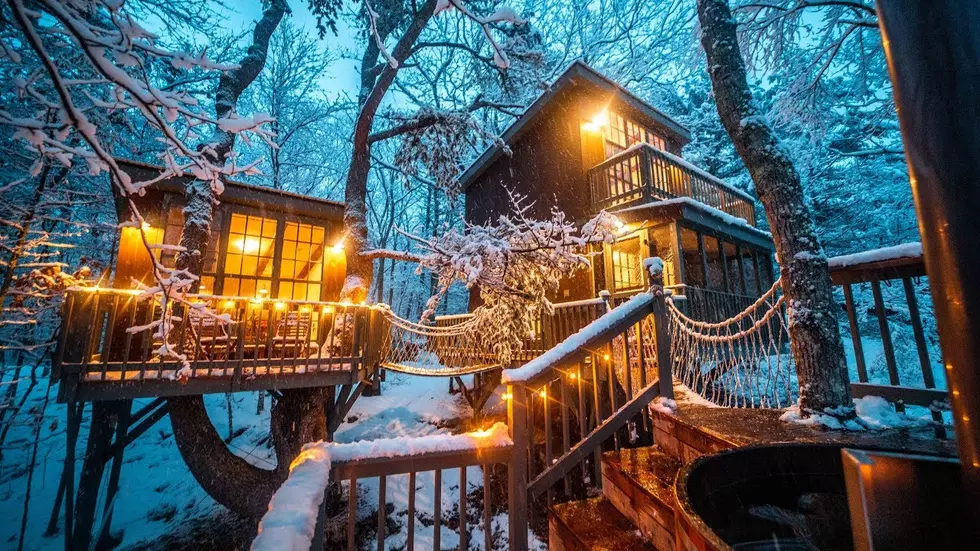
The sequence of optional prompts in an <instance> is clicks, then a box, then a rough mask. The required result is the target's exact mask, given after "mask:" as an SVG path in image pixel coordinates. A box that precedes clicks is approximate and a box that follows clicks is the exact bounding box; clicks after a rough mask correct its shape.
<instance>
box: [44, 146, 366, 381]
mask: <svg viewBox="0 0 980 551" xmlns="http://www.w3.org/2000/svg"><path fill="white" fill-rule="evenodd" d="M118 162H119V164H120V166H121V167H122V168H123V169H124V170H125V171H126V172H127V173H129V174H130V176H131V177H132V179H133V180H134V181H146V180H151V179H154V178H157V177H159V173H160V170H161V169H160V168H158V167H154V166H151V165H146V164H142V163H136V162H130V161H122V160H120V161H118ZM191 178H193V176H191V175H186V176H180V177H172V178H169V179H166V180H163V181H160V182H157V183H155V184H154V185H153V186H151V187H149V188H148V189H147V190H146V194H145V195H144V196H142V197H139V198H137V199H136V200H135V201H136V203H137V206H138V208H139V209H140V212H141V213H142V215H143V217H144V219H145V222H144V224H143V227H142V231H141V228H137V227H123V228H121V229H120V230H119V232H118V234H117V241H116V247H115V250H114V251H113V254H114V259H115V261H114V266H113V268H114V269H113V270H112V272H111V273H109V274H105V275H103V277H102V279H101V280H100V281H99V282H98V285H94V286H89V287H82V288H76V289H73V290H71V291H70V292H69V293H68V294H67V296H66V299H65V302H64V304H63V312H62V325H63V328H64V329H63V330H62V334H61V337H60V342H59V346H58V350H57V352H56V355H55V362H54V364H55V369H54V375H55V377H56V378H59V379H60V380H61V382H62V384H61V385H60V398H61V399H62V400H69V399H71V400H74V399H79V400H101V399H126V398H134V397H141V396H172V395H183V394H202V393H209V392H231V391H245V390H259V389H273V388H275V389H282V388H297V387H312V386H323V385H333V384H353V383H355V382H358V381H362V380H364V379H365V378H366V377H367V373H366V371H367V370H373V369H374V365H375V364H376V359H375V358H372V357H370V356H371V354H373V353H374V350H375V349H377V348H378V347H377V346H370V345H368V343H366V339H367V335H368V334H369V333H378V334H380V332H372V331H369V328H370V327H372V325H371V324H373V323H375V322H377V321H378V320H377V317H378V316H377V315H376V313H375V312H374V310H373V309H371V308H370V307H368V306H364V305H351V304H340V303H337V302H332V301H336V300H338V298H339V295H340V289H341V287H342V285H343V281H344V276H345V270H346V263H345V258H344V250H343V211H344V206H343V204H342V203H337V202H333V201H326V200H323V199H317V198H314V197H306V196H302V195H298V194H294V193H288V192H284V191H280V190H275V189H271V188H267V187H261V186H253V185H247V184H243V183H239V182H233V181H229V182H227V183H226V186H225V190H224V192H223V193H222V194H221V196H220V200H221V202H220V204H219V205H218V206H217V208H216V209H215V212H214V220H213V224H212V235H211V240H210V242H209V243H208V247H207V250H206V252H205V257H204V268H203V274H202V277H201V283H200V289H199V291H198V293H197V294H195V295H192V296H190V297H188V301H187V304H178V305H175V306H174V315H175V316H178V317H179V318H180V320H179V321H177V322H175V325H174V329H173V330H172V331H171V332H170V337H169V339H168V342H169V345H170V347H171V348H172V349H174V350H175V351H176V352H177V353H179V354H182V355H183V356H184V358H185V360H186V364H185V363H184V362H182V361H180V360H179V359H177V358H174V357H166V356H161V355H160V354H158V353H157V351H158V350H159V349H160V348H161V346H162V345H163V344H164V343H163V340H162V339H161V337H160V336H159V335H158V334H156V331H155V330H153V329H149V330H141V331H129V330H127V329H129V328H133V327H144V326H147V325H148V324H151V323H153V322H154V320H159V319H160V303H159V296H157V297H149V296H146V295H145V294H141V292H140V291H139V289H140V288H143V287H146V286H154V285H156V281H155V279H154V275H153V262H152V261H151V257H150V253H149V252H148V251H147V247H146V246H145V245H144V243H143V240H144V236H145V238H146V240H147V241H148V242H149V244H150V245H151V248H152V250H153V255H154V256H155V258H156V259H157V261H159V262H160V264H162V265H163V266H165V267H173V266H174V261H175V257H176V252H175V249H174V248H173V247H174V246H176V245H178V243H179V240H180V235H181V232H182V231H183V227H184V213H183V209H184V205H185V198H184V189H185V187H186V184H187V182H188V181H189V180H190V179H191ZM115 192H116V190H114V193H115ZM116 211H117V215H118V219H119V221H120V222H126V221H129V220H131V218H132V214H131V213H130V211H129V206H128V204H127V202H126V201H125V200H124V199H122V198H121V197H119V196H118V195H117V196H116ZM141 295H142V296H141ZM194 305H202V306H207V307H208V309H209V310H210V312H213V313H214V314H217V315H219V316H220V315H227V316H228V317H229V318H230V319H231V320H232V321H233V323H222V322H221V321H220V320H217V319H216V318H215V317H214V316H211V315H208V314H207V313H206V312H204V311H203V310H202V309H200V308H195V307H194Z"/></svg>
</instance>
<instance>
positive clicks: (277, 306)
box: [276, 302, 286, 310]
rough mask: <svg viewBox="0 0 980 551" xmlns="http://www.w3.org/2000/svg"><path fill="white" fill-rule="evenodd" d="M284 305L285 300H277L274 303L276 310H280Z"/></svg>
mask: <svg viewBox="0 0 980 551" xmlns="http://www.w3.org/2000/svg"><path fill="white" fill-rule="evenodd" d="M285 307H286V303H285V302H277V303H276V310H282V309H283V308H285Z"/></svg>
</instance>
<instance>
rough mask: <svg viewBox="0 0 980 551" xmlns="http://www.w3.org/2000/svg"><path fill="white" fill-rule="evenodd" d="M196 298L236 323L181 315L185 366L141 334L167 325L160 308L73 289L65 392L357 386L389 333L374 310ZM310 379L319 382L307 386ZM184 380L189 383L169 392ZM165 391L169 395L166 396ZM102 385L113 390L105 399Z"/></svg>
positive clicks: (61, 361) (67, 307)
mask: <svg viewBox="0 0 980 551" xmlns="http://www.w3.org/2000/svg"><path fill="white" fill-rule="evenodd" d="M188 298H189V299H190V301H192V302H193V303H197V304H201V305H206V306H207V308H208V309H209V310H210V311H211V312H213V313H215V314H218V315H227V316H228V317H229V318H230V319H231V323H223V322H221V321H220V320H217V319H215V318H214V317H213V316H208V315H204V314H202V313H201V311H200V310H197V309H195V308H193V307H189V306H182V305H177V306H175V308H176V310H175V312H174V314H175V316H177V317H179V318H180V321H178V322H176V324H175V328H174V330H172V331H171V333H170V336H169V338H168V342H169V344H170V346H171V347H172V348H174V349H176V350H177V351H178V353H180V354H182V355H183V356H184V357H185V358H186V361H187V364H186V365H185V364H184V363H183V362H181V361H180V360H178V359H176V358H173V357H163V358H161V357H159V356H158V355H157V354H156V352H155V351H156V350H157V349H159V348H160V346H161V345H162V344H163V341H162V340H161V339H160V337H159V336H157V335H155V334H154V333H155V330H154V329H152V328H150V329H145V330H132V328H137V327H143V326H147V325H149V324H151V323H153V322H154V320H157V319H158V318H159V315H160V312H159V305H158V303H157V302H156V301H155V300H147V299H146V298H145V297H141V296H140V295H139V293H138V292H135V291H127V290H121V289H92V288H78V289H74V290H70V291H69V292H68V293H67V294H66V296H65V300H64V303H63V305H62V333H61V336H60V339H59V343H58V351H57V353H56V356H55V362H54V366H55V371H54V373H53V374H54V376H55V378H60V379H61V380H62V382H66V381H67V382H68V383H69V384H67V385H62V387H63V390H62V392H66V391H70V390H73V389H77V390H80V391H81V393H82V394H83V395H85V397H88V398H92V399H98V397H96V396H94V395H92V396H89V394H92V393H95V394H99V397H111V396H117V394H118V393H119V392H123V393H127V394H133V395H134V396H136V395H142V394H146V395H154V396H159V395H163V394H184V393H190V394H200V393H204V392H229V391H235V390H257V389H259V388H264V386H263V385H266V386H268V385H275V386H276V387H277V388H290V387H293V386H297V385H298V386H312V385H313V384H329V383H327V382H326V381H325V379H330V380H331V382H333V383H348V382H354V381H356V380H359V379H363V378H364V377H363V376H364V373H363V370H365V369H373V367H374V365H376V363H377V362H378V361H379V360H380V358H378V357H377V355H378V354H379V353H380V351H381V349H382V346H381V343H380V339H382V338H383V337H384V336H386V335H387V334H388V329H387V326H386V325H385V320H384V316H382V315H380V313H379V312H377V311H376V309H375V308H372V307H370V306H362V305H352V304H343V303H332V302H317V301H295V300H271V299H270V300H262V299H255V298H251V299H250V298H245V297H225V296H212V295H196V296H189V297H188ZM185 368H187V369H185ZM293 375H298V376H299V377H291V376H293ZM286 377H289V379H290V382H287V381H286V380H285V379H286ZM304 378H305V379H310V380H309V381H306V382H305V383H304V381H303V380H304ZM177 379H181V380H185V383H184V384H182V385H173V384H168V383H172V382H173V381H174V380H177ZM313 379H316V380H315V381H314V380H313ZM334 379H336V381H334ZM163 385H165V386H166V387H167V388H166V389H164V388H160V387H161V386H163ZM99 386H101V387H103V388H101V389H98V390H96V389H95V387H99ZM112 387H117V388H112ZM118 387H125V388H123V389H120V388H118ZM171 387H172V388H171ZM270 388H271V387H270ZM114 393H117V394H114ZM101 394H105V395H106V396H101ZM117 397H118V396H117Z"/></svg>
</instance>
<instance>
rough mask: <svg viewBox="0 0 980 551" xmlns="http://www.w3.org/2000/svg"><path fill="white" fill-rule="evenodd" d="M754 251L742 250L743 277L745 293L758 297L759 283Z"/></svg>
mask: <svg viewBox="0 0 980 551" xmlns="http://www.w3.org/2000/svg"><path fill="white" fill-rule="evenodd" d="M754 256H755V255H754V254H753V251H752V249H742V270H743V273H742V277H744V278H745V291H746V292H747V293H748V294H750V295H758V293H759V281H758V279H757V278H756V274H755V262H754Z"/></svg>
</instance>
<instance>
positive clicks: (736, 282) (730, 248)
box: [725, 243, 745, 294]
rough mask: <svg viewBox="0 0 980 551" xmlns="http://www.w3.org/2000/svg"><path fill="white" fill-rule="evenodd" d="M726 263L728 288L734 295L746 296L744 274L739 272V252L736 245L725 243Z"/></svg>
mask: <svg viewBox="0 0 980 551" xmlns="http://www.w3.org/2000/svg"><path fill="white" fill-rule="evenodd" d="M725 262H726V263H727V264H728V288H729V291H731V292H733V293H739V294H745V290H744V288H743V287H742V274H741V273H740V272H739V270H738V252H736V249H735V245H734V244H732V243H725Z"/></svg>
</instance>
